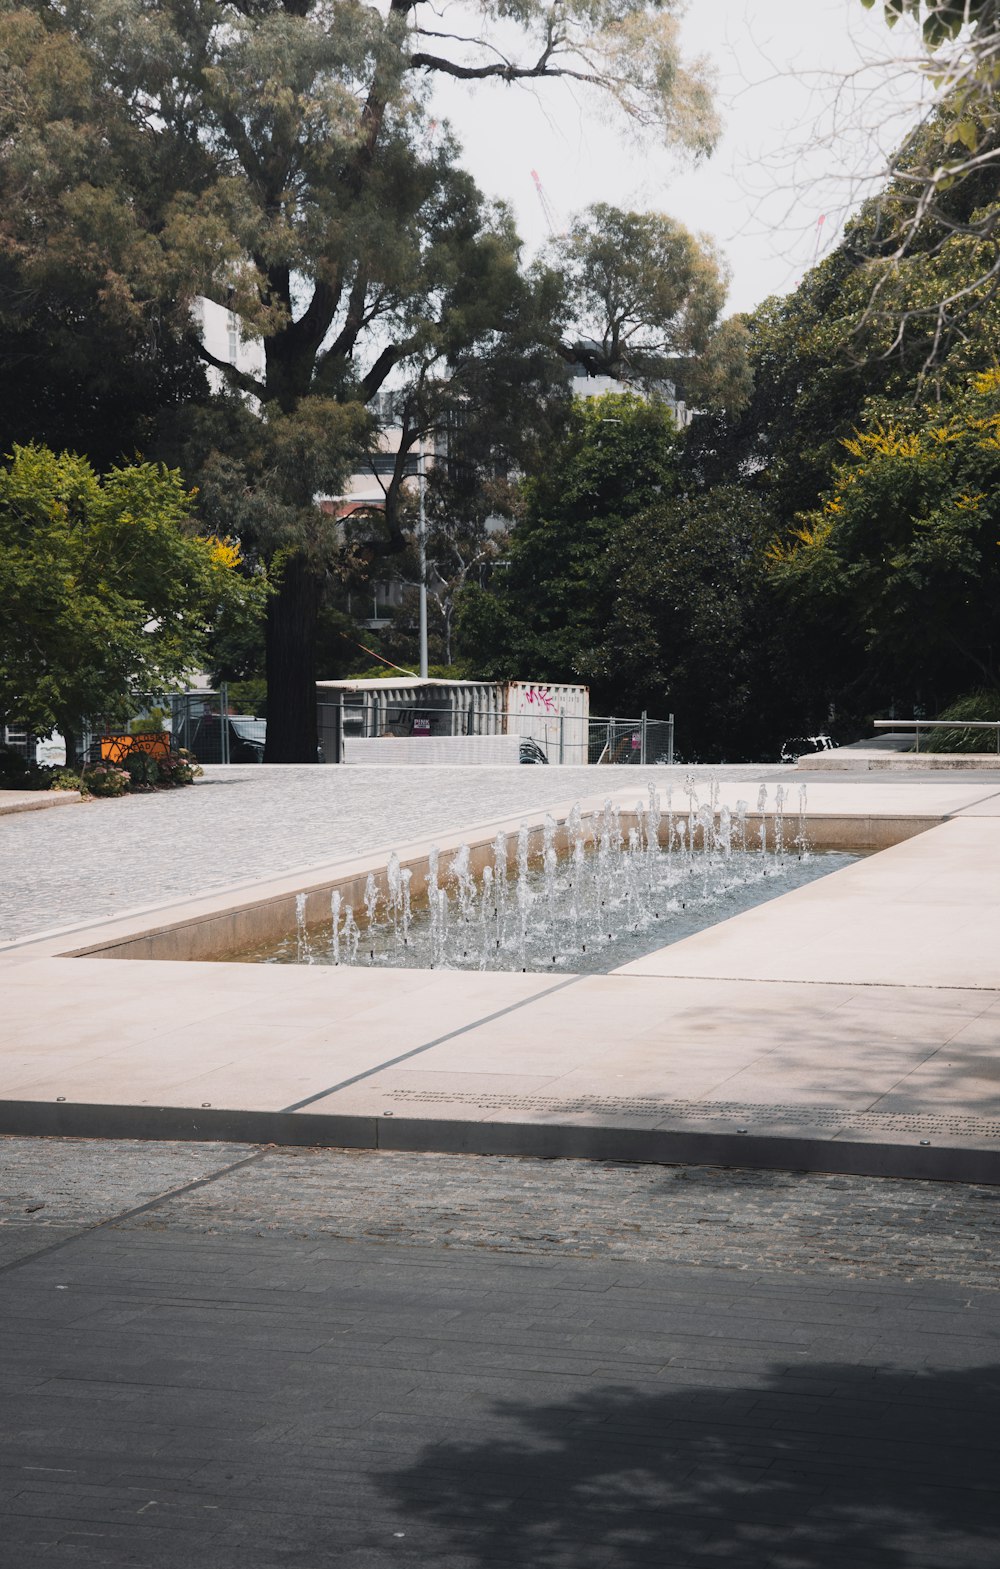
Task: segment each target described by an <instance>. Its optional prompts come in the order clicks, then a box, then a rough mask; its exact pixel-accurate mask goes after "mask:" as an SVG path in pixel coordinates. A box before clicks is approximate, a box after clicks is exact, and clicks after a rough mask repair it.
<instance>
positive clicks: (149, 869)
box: [0, 765, 789, 942]
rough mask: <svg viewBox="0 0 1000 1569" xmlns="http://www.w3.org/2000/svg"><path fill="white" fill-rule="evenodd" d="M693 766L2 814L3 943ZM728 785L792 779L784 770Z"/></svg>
mask: <svg viewBox="0 0 1000 1569" xmlns="http://www.w3.org/2000/svg"><path fill="white" fill-rule="evenodd" d="M713 771H714V770H708V769H683V768H673V769H664V768H646V769H641V770H640V769H638V768H631V767H621V768H619V767H614V768H478V767H477V768H459V769H456V768H390V769H368V768H333V767H309V766H301V767H288V768H277V767H274V768H260V767H252V766H239V765H237V766H233V767H229V768H209V769H206V776H205V778H204V779H202V780H199V781H198V783H197V785H196V786H195V788H194V789H192V790H179V791H176V792H164V793H162V794H152V795H141V796H129V797H125V798H124V799H122V800H118V801H107V800H104V801H102V800H92V801H87V802H84V803H83V804H82V805H79V806H74V807H73V808H72V809H67V810H66V811H62V812H29V813H25V814H23V815H22V814H18V815H14V816H9V817H3V818H2V819H0V868H2V872H0V877H2V884H0V942H4V941H13V940H15V939H17V938H23V937H27V936H30V935H31V934H33V933H35V932H41V931H48V930H52V929H54V928H57V927H61V926H68V925H74V924H77V923H80V922H84V921H90V920H95V921H96V920H100V919H102V918H104V917H106V916H109V915H119V914H122V913H124V912H125V911H131V910H135V909H141V908H144V907H146V906H148V905H151V904H156V903H159V902H163V901H166V900H169V899H174V898H179V897H183V896H184V895H187V894H192V895H193V894H198V893H207V892H210V891H211V890H212V889H215V888H225V887H228V886H229V885H230V884H233V883H240V882H245V881H248V880H250V879H251V878H255V877H270V876H278V875H280V874H281V873H282V872H287V871H291V870H294V869H296V868H298V867H306V866H312V865H316V864H318V863H321V862H324V861H330V860H336V859H339V858H343V857H346V856H351V855H356V854H359V853H362V852H363V851H365V850H373V849H379V848H383V847H384V848H386V849H391V848H392V846H393V845H394V844H404V843H406V842H408V841H409V840H412V839H419V838H421V837H423V836H424V835H427V834H434V833H442V834H443V833H445V832H448V831H453V830H455V829H457V828H462V827H465V826H467V825H468V826H473V825H475V824H477V823H483V822H491V821H493V820H495V819H498V818H503V817H509V816H514V815H516V814H517V813H518V812H522V811H524V812H527V811H538V810H541V809H544V808H545V807H548V806H551V805H553V804H554V803H555V802H556V801H559V800H567V799H568V800H572V799H574V797H578V796H579V797H583V796H589V795H600V794H601V792H602V791H605V790H607V791H613V790H620V789H623V788H624V787H626V786H628V785H631V784H634V785H635V789H636V799H638V798H639V797H640V796H644V795H645V793H646V790H647V787H648V784H649V782H650V781H651V780H654V779H655V780H656V781H657V783H658V784H660V785H661V787H664V786H665V785H666V783H667V781H668V780H672V781H673V783H674V787H675V788H679V785H680V782H681V781H682V780H683V778H684V776H685V774H687V773H689V772H693V773H695V774H701V775H705V776H707V775H708V774H709V773H710V772H713ZM725 772H726V775H727V777H735V776H738V775H739V774H741V773H744V774H746V775H747V776H748V777H752V778H754V779H757V778H762V779H763V778H767V779H770V778H772V777H773V778H775V779H778V778H783V777H785V776H786V775H787V774H788V772H789V769H787V768H782V767H780V766H770V767H767V768H765V769H763V770H762V769H760V768H759V767H751V766H742V767H741V768H739V769H732V768H727V769H726V771H725Z"/></svg>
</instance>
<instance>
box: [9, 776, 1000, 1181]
mask: <svg viewBox="0 0 1000 1569" xmlns="http://www.w3.org/2000/svg"><path fill="white" fill-rule="evenodd" d="M314 772H321V771H314ZM418 772H419V770H413V771H412V775H411V776H409V777H412V776H413V775H416V774H417V773H418ZM469 772H472V771H471V770H470V771H469ZM387 775H392V778H391V779H389V778H388V777H387ZM379 777H380V776H378V775H377V774H375V773H374V772H373V774H372V781H373V782H374V781H375V780H377V779H379ZM546 777H547V778H551V777H556V774H555V771H553V774H552V775H547V776H546ZM256 780H257V783H256V785H255V783H254V780H253V779H251V780H249V781H248V789H249V790H250V792H251V794H252V792H253V790H254V788H258V789H259V788H265V789H266V788H267V787H268V780H267V778H266V776H261V775H260V774H259V772H258V774H257V775H256ZM380 782H381V786H382V790H383V794H384V795H385V796H388V794H389V787H390V785H392V786H393V787H394V790H395V793H394V796H393V799H394V800H395V802H396V805H397V808H398V809H399V810H400V811H404V810H405V803H404V802H403V801H402V800H401V789H402V788H403V787H405V786H407V785H408V782H409V780H408V778H404V779H403V780H402V785H401V784H400V780H399V777H398V775H397V773H396V771H393V770H388V771H386V773H383V774H382V775H381V780H380ZM631 782H632V783H633V784H634V776H633V777H632V780H631ZM205 788H206V789H207V788H208V787H205ZM228 788H231V787H230V786H228V785H223V786H222V787H221V789H223V790H225V789H228ZM324 788H326V787H325V786H324ZM723 793H724V797H725V796H726V795H727V794H729V795H731V796H733V797H734V798H735V795H736V794H737V793H739V794H748V795H749V796H750V798H751V799H755V797H756V790H755V781H754V780H753V779H750V780H747V779H736V780H734V781H730V782H729V783H728V784H726V785H725V786H724V787H723ZM622 800H623V804H625V805H629V804H634V796H633V795H631V794H629V795H627V796H626V795H624V794H623V796H622ZM111 804H114V803H111ZM730 804H731V805H732V804H735V800H734V799H733V800H732V801H730ZM549 805H551V806H553V807H554V806H555V805H556V803H554V802H552V801H551V798H550V800H549ZM808 807H809V819H808V821H809V823H810V824H812V825H815V826H817V832H821V831H822V832H826V831H829V830H830V829H831V825H833V826H836V827H837V830H838V832H849V833H854V832H859V833H863V834H869V835H871V836H872V837H873V838H875V839H876V840H877V838H878V832H880V831H881V829H882V828H886V827H888V828H890V829H891V830H892V832H893V833H898V832H908V833H910V834H911V837H910V838H908V839H905V840H904V841H903V842H900V843H897V844H895V845H894V846H893V847H892V848H890V849H887V850H884V851H882V852H881V853H880V854H878V855H876V856H873V857H871V858H870V859H868V860H866V861H862V862H858V863H856V864H854V865H852V866H848V867H846V868H844V869H843V870H841V871H838V872H836V873H834V874H833V875H832V876H830V877H827V878H825V879H822V880H821V881H819V882H817V883H813V884H811V885H810V886H808V887H805V888H800V889H798V890H795V891H793V892H790V893H788V894H786V895H784V896H783V897H781V898H779V899H777V900H774V901H773V902H772V903H770V904H768V905H765V906H761V907H759V908H758V909H756V910H751V911H749V912H747V913H745V914H743V915H740V916H737V917H735V918H733V919H732V920H729V921H727V922H725V923H723V924H722V925H721V926H718V927H716V928H713V929H710V930H709V931H706V932H703V933H701V934H699V935H697V936H694V937H689V938H687V939H685V940H684V941H682V942H679V943H677V944H675V945H673V946H671V947H668V948H665V949H662V950H660V951H659V952H658V953H656V954H652V955H650V956H649V957H648V958H647V959H644V960H640V961H637V962H636V963H634V964H631V965H627V966H625V967H624V968H623V969H622V970H620V971H618V972H616V973H614V974H611V975H606V976H600V975H594V976H582V977H569V978H566V977H564V976H560V977H556V976H552V975H537V974H536V975H524V974H502V973H496V972H491V973H486V974H479V973H478V972H461V973H459V972H451V971H443V972H422V971H416V970H406V971H402V970H399V971H391V970H370V969H365V968H359V969H342V968H341V969H333V968H327V967H323V968H315V969H310V968H309V967H302V966H298V967H293V966H286V967H281V966H262V965H256V966H254V965H245V966H240V967H238V968H234V967H232V966H228V965H218V964H206V963H192V962H188V963H184V964H171V963H169V962H164V961H162V960H156V959H147V958H143V957H136V958H130V959H129V960H128V962H127V963H123V962H121V961H119V962H117V963H114V964H110V962H109V960H108V959H107V958H105V957H98V956H96V955H94V956H92V950H93V949H94V947H95V945H101V944H103V945H105V946H107V945H108V944H111V945H113V944H114V943H120V942H121V941H123V940H126V939H127V938H128V937H129V936H130V935H133V936H134V935H136V934H141V933H142V932H143V931H145V930H147V929H148V928H149V927H150V924H152V925H153V927H154V928H155V927H157V926H160V927H162V928H163V929H164V931H165V932H166V933H167V936H168V937H169V938H170V941H171V942H172V941H173V939H172V937H170V933H171V932H172V930H173V929H174V926H175V925H176V923H177V922H178V921H179V920H180V921H182V922H191V921H194V922H202V923H205V929H211V923H212V922H214V921H222V922H223V923H225V922H226V921H228V920H229V919H230V917H229V915H228V914H227V912H228V911H230V910H232V909H237V910H239V909H240V908H241V907H242V904H245V903H246V901H247V900H248V899H251V900H252V901H255V902H256V904H257V905H260V903H261V901H265V902H266V901H268V900H272V901H273V900H277V901H278V903H279V904H280V903H281V901H284V903H283V905H281V907H282V908H284V909H285V910H286V912H287V914H288V918H289V919H293V918H294V914H293V912H294V905H295V895H296V892H297V890H298V889H299V888H301V887H302V886H303V883H305V884H306V885H311V886H314V887H316V888H319V889H323V888H325V889H326V890H327V891H326V892H325V893H322V894H317V895H316V898H317V900H318V906H317V907H319V906H322V909H323V910H327V909H328V908H329V893H328V889H329V886H330V884H331V882H332V881H336V879H337V877H339V876H340V875H341V874H342V873H343V872H345V871H346V869H347V868H349V867H352V866H353V868H354V870H358V869H359V868H361V869H363V868H364V867H365V865H366V864H367V863H366V861H365V859H364V857H363V856H362V857H355V858H354V860H353V861H352V862H350V863H348V862H340V863H334V864H333V865H332V866H328V867H327V868H313V870H312V871H311V872H309V873H302V874H299V873H295V874H289V875H286V876H285V877H284V878H282V879H277V880H276V881H273V882H258V883H256V884H255V885H254V886H253V888H252V889H250V890H244V891H242V892H236V893H229V892H227V893H221V894H209V895H205V896H202V897H201V898H199V899H195V900H191V901H186V902H184V903H183V905H178V906H176V907H174V908H173V909H170V910H167V911H166V912H165V913H161V914H160V915H158V916H155V917H152V918H147V917H143V918H141V919H140V920H139V921H132V920H129V919H125V920H112V921H110V922H107V923H104V924H103V925H99V926H97V927H95V928H93V929H92V930H91V931H90V932H84V933H77V934H76V935H75V936H74V937H73V938H72V939H67V938H65V937H63V938H53V939H50V940H46V941H43V942H32V943H28V944H26V945H20V946H15V947H13V948H11V949H9V950H8V952H7V954H6V955H5V956H4V957H3V959H2V963H3V967H4V973H5V982H4V987H5V1004H4V1006H5V1017H6V1021H7V1025H8V1035H7V1038H6V1040H5V1041H4V1042H3V1043H2V1046H0V1094H2V1096H3V1099H4V1102H5V1104H4V1106H3V1108H2V1117H3V1121H2V1123H0V1127H2V1129H3V1131H6V1132H8V1133H15V1132H24V1133H37V1132H46V1131H47V1132H59V1133H71V1134H72V1133H75V1134H88V1133H92V1134H97V1135H101V1136H108V1135H126V1134H132V1135H134V1134H148V1135H151V1136H154V1137H178V1136H188V1135H189V1136H192V1137H209V1138H212V1137H221V1138H228V1139H246V1140H247V1141H249V1142H255V1141H257V1140H261V1139H267V1140H271V1141H276V1142H282V1143H296V1142H299V1143H323V1142H325V1143H333V1144H340V1145H345V1146H362V1147H377V1148H394V1149H436V1150H439V1151H449V1150H454V1151H474V1152H478V1153H483V1154H487V1153H489V1154H515V1153H532V1154H539V1155H562V1156H574V1155H584V1154H588V1155H591V1156H593V1157H595V1158H605V1159H635V1160H654V1161H660V1162H671V1161H686V1160H692V1159H698V1160H704V1161H707V1162H725V1163H738V1164H743V1165H748V1166H754V1165H756V1166H765V1165H770V1166H777V1167H782V1166H783V1167H786V1168H787V1167H789V1166H792V1167H801V1166H806V1167H809V1168H810V1169H818V1170H840V1171H852V1172H861V1173H864V1172H868V1173H871V1174H876V1175H907V1176H915V1177H924V1176H926V1177H934V1176H937V1177H951V1178H961V1179H963V1180H974V1181H989V1180H997V1178H998V1176H1000V1168H998V1165H997V1162H998V1158H1000V1087H998V1086H1000V1081H998V1072H997V1057H998V1047H1000V966H998V962H997V952H998V946H997V940H998V935H1000V933H998V928H1000V900H998V894H997V889H998V887H1000V876H998V874H1000V790H998V788H997V783H996V782H993V783H991V782H989V781H983V780H980V779H976V780H972V781H969V780H966V781H964V782H959V783H955V782H954V781H949V780H942V779H941V778H940V776H938V777H937V778H935V779H933V780H927V781H923V782H919V781H913V780H910V779H907V780H905V781H894V780H888V781H887V780H874V781H873V780H872V778H871V776H866V777H865V778H864V779H863V780H862V782H860V783H852V782H851V781H844V780H843V779H840V780H834V781H832V782H831V781H827V782H824V781H823V780H822V779H814V780H813V781H812V784H811V787H810V793H809V801H808ZM385 810H386V806H385V805H383V811H385ZM942 817H948V820H947V821H941V819H942ZM513 822H514V824H515V826H516V823H517V819H516V818H515V819H513ZM933 822H938V823H939V826H936V827H932V828H929V829H928V828H927V827H926V825H927V824H928V823H933ZM823 825H826V827H825V828H824V827H823ZM914 827H918V828H919V827H922V828H924V829H925V831H924V832H920V833H916V834H915V835H914V833H913V830H914ZM876 830H877V831H876ZM491 834H492V829H490V836H491ZM458 837H460V836H456V840H455V842H457V838H458ZM397 844H399V841H397ZM399 848H400V849H401V850H404V851H405V847H404V846H402V845H401V844H400V845H399ZM417 848H419V847H417ZM414 853H416V852H414ZM362 876H363V870H362ZM324 901H325V902H324ZM194 929H196V930H201V929H202V927H200V926H196V927H195V928H194ZM144 941H145V939H143V938H142V937H141V935H140V936H139V938H138V952H139V954H140V955H141V954H142V953H143V952H145V951H146V950H145V949H144V948H143V946H142V944H143V942H144ZM81 948H82V949H84V950H87V955H88V956H86V957H75V958H66V957H63V955H64V954H65V953H66V952H67V949H68V950H69V951H70V952H73V951H74V950H79V949H81ZM171 951H172V950H171ZM167 1042H169V1047H168V1049H165V1046H166V1043H167Z"/></svg>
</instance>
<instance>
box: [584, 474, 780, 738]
mask: <svg viewBox="0 0 1000 1569" xmlns="http://www.w3.org/2000/svg"><path fill="white" fill-rule="evenodd" d="M773 533H774V524H773V520H772V518H771V517H770V516H769V514H768V512H767V511H766V509H765V508H764V507H763V506H762V505H761V503H760V502H759V501H758V500H757V499H756V498H754V497H753V496H752V495H748V494H747V492H746V491H745V490H742V489H740V488H739V487H737V486H724V485H719V486H716V487H715V488H714V489H713V490H711V491H709V492H707V493H706V494H704V495H702V496H696V497H670V498H668V499H663V500H659V499H658V500H657V501H656V502H654V503H653V505H652V506H650V507H648V508H647V509H646V510H645V511H643V512H641V513H639V514H638V515H636V516H634V517H632V518H630V519H628V520H627V521H626V522H625V523H624V524H623V526H622V527H621V529H620V530H619V531H618V533H617V535H616V536H615V539H614V541H613V543H612V546H611V558H610V567H611V575H612V577H613V578H614V580H615V582H616V585H617V596H616V598H615V602H614V605H613V607H612V610H611V615H610V617H609V619H608V621H607V624H606V626H605V628H604V635H603V639H602V644H601V648H600V651H599V654H598V659H597V663H598V665H599V667H600V668H601V670H602V672H603V675H602V687H603V689H604V691H606V693H607V694H608V695H607V701H608V702H609V703H610V705H611V711H612V712H617V711H620V710H621V708H622V707H623V706H624V708H625V709H626V710H627V711H630V712H635V711H636V710H637V709H640V708H646V709H648V710H649V711H650V712H651V713H653V714H657V715H660V714H664V713H665V712H666V711H668V710H671V711H673V712H674V713H675V714H676V715H677V716H678V718H679V721H680V747H681V751H682V754H683V756H684V757H685V758H687V759H689V760H690V759H697V760H699V761H709V762H715V761H729V762H732V761H735V760H738V759H740V758H752V757H760V756H766V755H767V754H768V752H776V751H777V750H778V747H779V746H780V743H781V741H782V740H783V739H784V738H785V736H786V735H787V734H788V728H789V725H788V706H789V704H788V698H789V695H790V694H789V690H788V688H789V685H790V683H789V682H788V681H787V680H784V679H782V674H781V671H780V668H779V667H780V659H779V656H778V652H777V650H776V647H775V636H774V632H775V628H774V623H773V604H772V600H771V596H770V594H769V584H768V574H767V568H766V561H765V552H766V548H767V544H768V542H769V540H770V539H771V538H773ZM616 694H617V699H616Z"/></svg>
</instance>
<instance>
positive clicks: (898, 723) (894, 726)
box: [874, 719, 1000, 752]
mask: <svg viewBox="0 0 1000 1569" xmlns="http://www.w3.org/2000/svg"><path fill="white" fill-rule="evenodd" d="M874 725H875V729H876V730H898V729H900V728H904V729H907V730H912V731H913V736H914V743H915V744H914V748H913V750H914V751H915V752H919V751H920V732H921V730H995V731H996V736H997V751H998V752H1000V719H876V720H875V721H874Z"/></svg>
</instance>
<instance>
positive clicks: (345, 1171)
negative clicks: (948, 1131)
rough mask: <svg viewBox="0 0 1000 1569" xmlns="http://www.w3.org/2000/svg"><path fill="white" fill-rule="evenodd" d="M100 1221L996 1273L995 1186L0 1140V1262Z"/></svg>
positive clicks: (516, 1249)
mask: <svg viewBox="0 0 1000 1569" xmlns="http://www.w3.org/2000/svg"><path fill="white" fill-rule="evenodd" d="M241 1162H245V1164H238V1163H241ZM234 1167H235V1168H236V1169H232V1168H234ZM218 1173H222V1175H216V1174H218ZM206 1178H208V1179H209V1180H208V1181H207V1183H205V1185H204V1186H199V1187H195V1188H193V1189H190V1190H189V1191H186V1192H181V1193H177V1190H178V1189H183V1188H186V1187H187V1185H188V1184H190V1183H192V1182H198V1181H203V1180H204V1179H206ZM172 1193H177V1196H175V1197H170V1195H171V1194H172ZM146 1206H148V1207H146ZM137 1209H138V1210H140V1211H141V1212H140V1213H132V1212H133V1211H135V1210H137ZM116 1217H125V1218H122V1219H118V1220H117V1221H116ZM107 1223H111V1224H112V1225H115V1226H116V1227H118V1228H123V1229H127V1230H130V1231H141V1232H143V1233H146V1234H149V1233H158V1234H163V1233H170V1234H187V1235H201V1236H216V1237H220V1238H222V1237H242V1238H248V1237H249V1238H253V1237H274V1238H287V1239H290V1240H291V1239H294V1240H296V1241H298V1242H310V1243H312V1244H314V1245H317V1246H318V1245H321V1244H323V1243H324V1242H325V1241H328V1240H333V1239H337V1240H339V1241H350V1242H357V1243H385V1242H392V1243H401V1244H404V1245H407V1246H410V1247H415V1248H430V1249H442V1248H443V1249H451V1250H462V1251H469V1250H472V1251H489V1252H492V1253H510V1254H524V1255H528V1256H530V1257H537V1258H545V1259H548V1260H551V1259H552V1258H553V1257H560V1256H561V1257H572V1258H581V1257H582V1258H605V1259H621V1260H628V1261H634V1262H668V1261H669V1262H674V1263H680V1264H688V1265H699V1266H705V1267H710V1268H712V1269H731V1270H744V1271H745V1270H750V1271H755V1270H761V1269H765V1270H767V1269H781V1270H785V1271H793V1272H801V1273H805V1274H821V1275H828V1276H836V1277H840V1278H848V1279H869V1280H898V1281H940V1282H947V1283H950V1284H953V1285H962V1286H975V1287H987V1288H989V1289H993V1290H997V1289H1000V1246H998V1244H1000V1189H997V1188H987V1187H973V1186H965V1185H960V1184H950V1183H933V1182H897V1181H891V1180H887V1179H880V1178H872V1177H844V1176H826V1175H818V1174H811V1173H787V1172H767V1171H733V1170H728V1169H725V1170H724V1169H721V1168H718V1167H686V1166H677V1167H660V1166H618V1165H600V1164H597V1163H595V1162H590V1161H540V1160H527V1159H523V1160H516V1159H506V1158H482V1157H480V1158H477V1157H466V1156H451V1155H408V1154H395V1153H388V1152H387V1153H372V1152H368V1151H359V1152H355V1151H340V1150H290V1149H275V1148H272V1147H267V1148H264V1149H262V1150H254V1148H253V1147H250V1146H246V1145H226V1144H183V1143H163V1144H155V1143H143V1142H139V1141H132V1142H130V1141H109V1142H106V1143H105V1142H98V1141H89V1140H84V1139H41V1140H40V1139H18V1138H4V1139H0V1265H2V1264H3V1263H10V1262H11V1261H13V1260H15V1259H18V1258H23V1257H27V1256H29V1255H31V1254H33V1253H35V1252H38V1251H40V1250H43V1249H46V1248H48V1247H51V1246H52V1245H53V1244H54V1243H59V1242H61V1241H64V1240H65V1239H66V1238H69V1237H73V1236H76V1235H79V1234H81V1233H82V1232H84V1231H85V1230H86V1229H87V1228H88V1227H93V1226H95V1225H100V1224H107Z"/></svg>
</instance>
